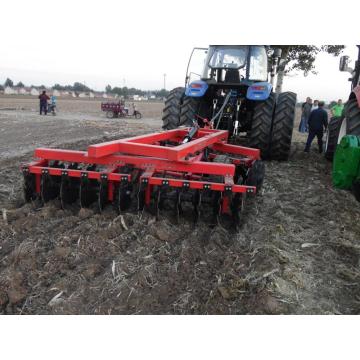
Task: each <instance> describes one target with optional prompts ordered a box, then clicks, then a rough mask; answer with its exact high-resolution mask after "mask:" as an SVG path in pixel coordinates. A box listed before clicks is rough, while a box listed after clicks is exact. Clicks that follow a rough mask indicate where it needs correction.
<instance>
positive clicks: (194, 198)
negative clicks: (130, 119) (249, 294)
mask: <svg viewBox="0 0 360 360" xmlns="http://www.w3.org/2000/svg"><path fill="white" fill-rule="evenodd" d="M190 133H191V134H192V135H191V140H190V141H187V142H185V143H184V139H185V138H189V134H190ZM227 139H228V132H227V131H225V130H212V129H198V130H197V131H196V132H195V133H194V131H193V129H189V128H179V129H175V130H170V131H164V132H160V133H153V134H148V135H142V136H137V137H132V138H127V139H121V140H116V141H110V142H105V143H101V144H96V145H91V146H89V147H88V150H87V151H75V150H61V149H49V148H38V149H36V150H35V153H34V157H35V158H36V160H35V161H33V162H31V163H29V164H25V165H23V166H22V170H23V175H24V196H25V199H26V200H27V201H31V200H34V199H36V198H39V199H41V201H42V202H43V203H46V202H48V201H50V200H52V199H55V198H58V199H60V202H61V206H62V207H63V208H66V207H67V206H68V205H69V204H73V203H77V204H79V205H80V206H81V207H88V206H91V205H92V204H96V206H97V208H98V210H99V211H100V212H101V211H102V210H103V209H104V208H105V206H107V205H109V204H112V205H113V206H114V207H115V209H116V210H117V211H118V212H123V211H127V210H128V209H129V208H131V207H132V206H133V207H136V209H137V210H139V211H142V210H143V209H145V208H148V209H150V208H155V213H156V215H158V214H159V211H160V210H161V209H162V208H163V207H164V203H165V202H169V201H172V203H173V209H174V211H175V214H176V216H177V217H178V216H179V215H180V214H181V213H182V212H183V208H184V206H183V205H184V203H185V202H186V203H190V204H191V205H192V206H193V211H194V219H195V220H196V219H198V218H199V216H200V213H201V209H202V208H203V207H204V206H206V207H208V208H211V209H212V210H211V211H212V214H213V216H214V217H218V216H219V215H220V214H229V215H231V216H232V217H233V219H235V220H237V219H239V214H238V213H239V212H240V210H241V207H242V204H243V201H244V198H245V196H246V195H247V194H255V193H256V191H257V187H260V186H261V183H262V179H263V167H261V166H259V164H260V151H259V150H257V149H251V148H246V147H242V146H235V145H230V144H228V143H227ZM257 169H262V171H257ZM254 172H258V173H259V174H258V175H257V174H254ZM254 176H255V177H256V176H258V177H259V178H258V179H257V181H256V182H255V183H254ZM248 180H249V181H248ZM254 184H255V185H256V186H254Z"/></svg>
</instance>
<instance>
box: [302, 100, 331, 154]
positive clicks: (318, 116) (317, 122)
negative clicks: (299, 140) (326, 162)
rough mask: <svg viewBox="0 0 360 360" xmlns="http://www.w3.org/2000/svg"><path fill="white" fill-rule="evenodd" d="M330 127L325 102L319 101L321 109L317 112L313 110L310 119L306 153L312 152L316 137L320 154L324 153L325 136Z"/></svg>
mask: <svg viewBox="0 0 360 360" xmlns="http://www.w3.org/2000/svg"><path fill="white" fill-rule="evenodd" d="M327 126H328V114H327V112H326V111H325V110H324V102H323V101H319V107H318V108H317V109H316V110H313V111H312V112H311V114H310V117H309V136H308V138H307V141H306V146H305V150H304V151H305V152H309V151H310V146H311V143H312V141H313V140H314V138H315V136H316V137H317V140H318V145H319V153H320V154H321V153H322V151H323V140H322V138H323V135H324V130H326V128H327Z"/></svg>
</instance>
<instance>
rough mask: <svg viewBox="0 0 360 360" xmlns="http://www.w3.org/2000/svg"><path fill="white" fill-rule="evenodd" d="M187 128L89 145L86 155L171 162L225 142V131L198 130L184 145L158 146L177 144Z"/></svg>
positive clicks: (186, 131)
mask: <svg viewBox="0 0 360 360" xmlns="http://www.w3.org/2000/svg"><path fill="white" fill-rule="evenodd" d="M188 130H189V129H188V128H185V129H180V130H179V129H175V130H170V131H166V132H163V133H154V134H148V135H142V136H136V137H132V138H128V139H121V140H115V141H110V142H105V143H101V144H96V145H90V146H89V148H88V154H89V156H91V157H94V158H100V157H103V156H106V155H110V154H114V153H119V152H121V153H125V154H133V155H138V156H141V155H143V156H152V157H157V158H162V159H167V160H171V161H180V160H183V159H184V158H185V157H186V156H189V155H191V154H195V153H196V152H198V151H201V150H203V149H204V148H206V147H208V146H211V145H213V144H215V143H221V142H224V141H226V140H227V138H228V132H227V131H226V130H218V131H211V130H203V129H199V131H198V133H197V135H196V138H195V139H194V140H193V141H190V142H188V143H186V144H181V145H177V146H174V147H167V146H160V145H158V144H156V143H158V142H165V141H167V142H178V141H179V139H182V138H184V137H185V136H186V134H187V133H188Z"/></svg>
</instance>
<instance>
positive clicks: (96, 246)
mask: <svg viewBox="0 0 360 360" xmlns="http://www.w3.org/2000/svg"><path fill="white" fill-rule="evenodd" d="M58 108H59V113H58V114H57V116H54V117H53V116H46V117H45V116H40V115H38V113H37V100H36V99H31V98H13V97H3V98H0V154H1V156H0V209H2V210H1V211H2V213H0V215H1V217H0V313H2V314H359V313H360V212H359V203H358V202H356V200H355V198H354V197H353V196H352V195H351V194H350V193H349V192H346V191H340V190H335V189H333V187H332V185H331V163H329V162H327V161H326V160H325V159H324V157H323V156H321V155H320V154H318V153H317V152H315V150H316V148H315V144H314V148H313V149H312V151H311V152H310V154H306V153H303V148H304V142H305V138H306V137H305V135H302V134H299V133H298V132H297V130H296V128H295V129H294V137H293V145H292V152H291V156H290V160H289V161H288V162H275V161H273V162H266V178H265V182H264V186H263V189H262V191H261V193H260V194H258V196H257V197H256V198H255V199H251V200H249V201H248V203H247V205H246V209H245V212H244V214H243V217H242V225H241V227H240V229H239V230H238V231H233V230H231V229H228V228H227V224H225V223H222V224H220V225H218V226H216V227H211V226H210V225H209V224H208V223H207V222H204V221H201V220H200V222H199V223H198V224H197V225H196V226H194V224H193V223H191V222H190V221H188V219H184V220H183V221H181V223H180V224H176V223H175V222H174V219H173V218H172V216H171V215H169V214H163V213H161V214H160V219H159V220H156V219H155V217H154V216H153V215H152V214H150V213H147V212H144V213H142V214H141V215H139V214H137V213H132V212H129V213H127V214H124V215H122V216H117V214H116V212H115V211H113V209H112V208H111V207H107V208H106V209H105V211H104V212H103V213H102V214H98V213H97V212H96V211H94V210H93V209H91V208H90V209H81V210H77V209H75V208H74V209H70V210H65V211H64V210H61V208H60V205H59V202H58V201H57V200H55V201H52V202H50V203H48V204H46V205H45V206H43V207H39V205H38V204H37V203H24V201H23V199H22V175H21V172H20V164H21V163H22V162H26V161H29V160H31V157H32V152H33V150H34V149H35V148H36V147H40V146H51V147H61V148H71V149H77V150H84V149H86V148H87V146H88V145H89V144H90V143H97V142H102V141H107V140H112V139H116V138H120V137H125V136H129V135H135V134H142V133H146V132H152V131H157V130H159V129H160V127H161V120H160V117H161V110H162V104H160V103H139V104H138V109H139V110H140V111H141V112H142V113H143V116H144V118H143V119H141V120H136V119H107V118H106V117H105V115H104V114H102V113H101V111H100V102H99V101H96V100H79V99H75V100H60V101H59V102H58Z"/></svg>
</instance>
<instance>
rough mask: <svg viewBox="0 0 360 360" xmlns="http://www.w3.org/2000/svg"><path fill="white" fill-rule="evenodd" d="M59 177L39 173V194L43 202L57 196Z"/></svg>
mask: <svg viewBox="0 0 360 360" xmlns="http://www.w3.org/2000/svg"><path fill="white" fill-rule="evenodd" d="M59 181H60V178H59V177H57V176H54V177H53V176H50V175H49V174H42V175H41V183H40V196H41V200H42V202H43V203H46V202H48V201H50V200H53V199H55V198H57V197H58V196H59V193H60V184H59Z"/></svg>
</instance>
